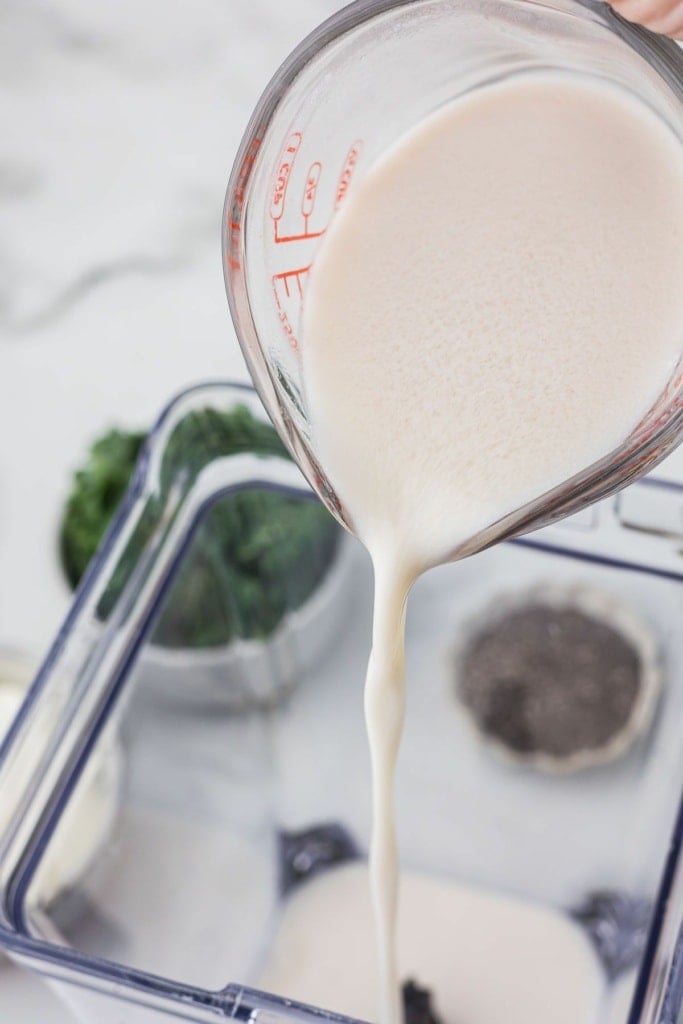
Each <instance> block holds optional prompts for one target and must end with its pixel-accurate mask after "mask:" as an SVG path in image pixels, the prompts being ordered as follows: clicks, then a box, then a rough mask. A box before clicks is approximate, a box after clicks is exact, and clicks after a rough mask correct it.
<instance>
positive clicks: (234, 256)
mask: <svg viewBox="0 0 683 1024" xmlns="http://www.w3.org/2000/svg"><path fill="white" fill-rule="evenodd" d="M260 145H261V137H260V136H259V135H257V136H255V137H254V139H252V142H251V145H250V146H249V148H248V150H247V152H246V153H245V155H244V157H243V158H242V163H241V164H240V167H239V172H238V175H237V184H236V186H235V193H234V198H233V201H232V204H231V208H230V209H229V210H228V221H227V225H226V227H227V232H226V234H227V241H228V245H227V255H226V262H227V265H228V268H229V269H230V270H239V269H240V267H241V263H240V246H241V242H240V232H241V230H242V211H243V208H244V193H245V189H246V183H247V181H248V180H249V175H250V174H251V169H252V167H253V166H254V162H255V160H256V156H257V154H258V150H259V147H260Z"/></svg>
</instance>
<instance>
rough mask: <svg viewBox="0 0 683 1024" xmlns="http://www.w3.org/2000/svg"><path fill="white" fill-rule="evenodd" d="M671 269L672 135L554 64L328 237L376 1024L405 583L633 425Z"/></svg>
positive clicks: (677, 248) (676, 157)
mask: <svg viewBox="0 0 683 1024" xmlns="http://www.w3.org/2000/svg"><path fill="white" fill-rule="evenodd" d="M682 282H683V155H682V148H681V145H680V143H679V141H678V140H677V139H676V137H675V136H674V134H673V133H672V132H671V131H670V130H669V129H668V128H667V127H666V126H665V125H664V124H663V122H661V121H660V120H659V119H658V118H657V117H656V115H655V114H653V113H652V112H650V110H649V109H648V108H646V107H645V106H644V105H643V104H641V103H640V102H639V101H637V100H636V99H633V98H631V97H630V96H629V95H628V94H626V93H622V92H620V91H618V90H617V89H615V88H612V87H610V86H607V85H603V84H600V83H599V82H598V81H593V80H588V79H582V78H579V77H572V76H569V75H562V74H559V73H557V74H555V73H552V72H548V73H542V74H541V73H538V74H535V75H533V76H529V75H527V76H524V77H521V76H520V77H518V78H516V79H509V80H507V81H506V82H504V83H501V84H498V85H495V86H491V87H487V88H485V89H481V90H479V91H476V92H474V93H472V94H470V95H468V96H466V97H464V98H462V99H460V100H458V101H456V102H454V103H452V104H450V105H449V106H447V107H445V108H443V109H442V110H440V111H439V112H437V113H435V114H434V115H433V116H431V117H430V118H429V119H427V120H425V121H424V122H423V123H422V124H420V125H419V126H417V127H416V128H415V129H414V130H412V131H411V132H410V133H409V134H407V135H406V136H404V137H403V138H402V139H401V140H400V141H399V142H398V143H397V144H396V145H394V146H393V148H392V149H391V150H390V151H389V152H388V153H387V154H386V155H385V156H384V157H383V158H382V159H381V160H379V161H378V162H377V163H376V164H375V165H374V166H373V167H372V168H370V170H369V171H368V173H367V174H366V175H365V176H364V177H363V178H362V179H361V180H360V181H359V182H358V183H357V184H355V186H354V187H353V188H352V190H351V192H350V194H349V196H348V197H347V199H346V201H345V204H344V206H343V207H342V209H341V210H340V212H339V213H338V215H337V216H336V218H335V219H334V221H333V222H332V224H331V226H330V228H329V230H328V233H327V235H326V237H325V239H324V241H323V243H322V245H321V248H320V250H319V252H318V254H317V255H316V259H315V263H314V266H313V269H312V273H311V278H310V282H309V287H308V291H307V294H306V300H305V307H304V331H303V338H304V345H303V350H304V355H303V361H304V378H305V387H306V395H307V400H308V404H309V408H310V413H311V425H312V436H313V441H314V446H315V449H316V452H317V454H318V456H319V459H320V462H321V464H322V465H323V466H324V467H325V471H326V473H327V475H328V477H329V479H330V481H331V482H332V484H333V486H334V488H335V490H336V492H337V494H338V495H339V497H340V498H341V500H342V502H343V503H344V505H345V507H346V509H347V510H348V512H349V514H350V516H351V519H352V522H353V526H354V529H355V530H356V532H357V533H358V535H359V536H360V538H361V539H362V540H363V541H364V543H365V544H366V546H367V547H368V549H369V551H370V554H371V556H372V560H373V563H374V568H375V586H376V590H375V612H374V627H373V646H372V654H371V658H370V664H369V668H368V675H367V681H366V697H365V706H366V720H367V727H368V734H369V740H370V749H371V760H372V785H373V811H374V831H373V837H372V843H371V856H370V873H371V885H372V891H373V901H374V909H375V919H376V929H377V936H378V944H379V962H380V972H381V978H380V1007H379V1020H380V1022H381V1024H397V1022H398V1021H400V1019H401V1016H402V1013H401V1008H400V1005H399V987H398V976H397V969H396V940H395V933H396V909H397V889H398V868H397V851H396V837H395V825H394V809H393V798H392V790H393V775H394V767H395V762H396V755H397V750H398V746H399V741H400V736H401V729H402V722H403V713H404V680H403V626H404V618H405V605H406V599H407V593H408V590H409V588H410V585H411V583H412V582H413V581H414V579H415V578H416V576H417V575H419V573H420V572H422V571H423V570H424V569H425V568H427V567H429V566H430V565H434V564H436V563H438V562H439V561H442V560H444V559H445V558H447V557H449V556H450V555H452V553H453V552H454V551H455V549H456V548H457V547H458V545H459V544H460V543H462V542H464V541H465V540H467V539H468V538H470V537H471V536H473V535H474V534H475V533H477V532H478V531H479V530H481V529H482V528H484V527H485V526H487V525H488V524H490V523H493V522H495V521H496V520H497V519H499V518H500V517H501V516H503V515H505V514H506V513H508V512H511V511H513V510H514V509H516V508H518V507H519V506H521V505H523V504H524V503H526V502H528V501H529V500H530V499H532V498H534V497H536V496H538V495H540V494H542V493H544V492H545V491H547V490H548V489H550V488H551V487H553V486H554V485H557V484H559V483H561V482H563V481H564V480H566V479H567V478H569V477H571V476H572V475H573V474H575V473H576V472H577V471H579V470H581V469H582V468H584V467H586V466H588V465H589V464H591V463H593V462H594V461H595V460H597V459H598V458H600V457H601V456H603V455H605V454H607V453H608V452H609V451H611V450H612V449H614V448H615V447H616V446H618V445H619V444H620V443H621V442H622V441H623V440H624V439H625V437H626V436H627V435H628V434H629V433H630V431H631V429H632V428H633V427H634V426H635V425H636V423H637V422H638V421H639V419H640V418H641V417H642V416H643V415H644V414H645V412H646V411H647V410H648V408H649V407H650V406H651V404H652V403H653V402H654V400H655V399H656V397H657V396H658V394H659V393H660V391H661V389H662V388H663V386H664V384H665V383H666V381H667V380H668V378H669V377H670V375H671V372H672V369H673V367H674V366H675V365H676V362H677V360H678V357H679V354H680V351H681V339H682V334H683V287H682ZM425 981H426V982H427V983H428V982H429V979H425ZM437 1003H438V993H437ZM465 1024H467V1022H465ZM529 1024H533V1022H529Z"/></svg>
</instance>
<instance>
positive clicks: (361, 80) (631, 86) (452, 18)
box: [223, 0, 683, 557]
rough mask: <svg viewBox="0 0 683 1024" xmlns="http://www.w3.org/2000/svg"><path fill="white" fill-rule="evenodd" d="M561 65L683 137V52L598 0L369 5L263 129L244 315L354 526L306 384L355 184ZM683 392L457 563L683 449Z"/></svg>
mask: <svg viewBox="0 0 683 1024" xmlns="http://www.w3.org/2000/svg"><path fill="white" fill-rule="evenodd" d="M549 68H552V69H560V70H565V71H569V72H573V73H575V74H581V75H584V76H592V77H594V78H600V79H603V80H605V81H607V82H610V83H613V84H615V85H617V86H619V87H621V88H622V89H626V90H628V91H630V92H631V93H632V94H635V96H636V97H637V98H639V99H640V100H641V101H644V102H646V103H647V104H648V105H649V106H650V107H651V108H652V109H653V110H654V111H656V113H657V114H658V115H659V116H660V117H661V118H662V119H663V120H664V121H665V122H666V123H667V124H668V126H669V127H670V128H671V130H672V131H673V132H675V133H676V134H677V135H678V136H679V138H681V141H682V142H683V54H682V53H681V51H680V50H679V49H678V47H677V46H676V45H675V44H674V43H673V42H671V41H670V40H666V39H663V38H660V37H657V36H654V35H652V34H650V33H648V32H646V31H645V30H643V29H640V28H638V27H635V26H633V25H630V24H629V23H627V22H625V21H624V20H622V19H621V18H620V17H619V16H618V15H616V14H615V13H614V12H613V11H612V10H611V9H610V8H609V7H607V6H606V5H605V4H603V3H596V2H593V0H581V2H579V0H548V2H546V3H538V2H534V0H412V2H409V0H358V2H356V3H353V4H351V5H350V6H349V7H346V8H344V9H343V10H342V11H340V12H339V13H338V14H336V15H335V16H333V17H332V18H330V19H329V20H328V21H327V22H325V23H324V24H323V25H321V26H320V27H319V28H318V29H317V30H316V31H315V32H314V33H313V34H312V35H310V36H309V37H308V38H307V39H306V40H305V41H304V42H303V43H302V44H301V45H300V46H299V47H298V48H297V49H296V50H295V51H294V53H293V54H292V55H291V56H290V57H289V58H288V59H287V61H286V62H285V63H284V65H283V66H282V67H281V68H280V70H279V71H278V73H277V74H276V75H275V77H274V78H273V80H272V81H271V83H270V85H269V86H268V88H267V89H266V91H265V93H264V95H263V97H262V98H261V101H260V103H259V104H258V107H257V108H256V111H255V113H254V115H253V117H252V120H251V122H250V124H249V127H248V128H247V131H246V134H245V136H244V139H243V142H242V145H241V148H240V151H239V154H238V157H237V160H236V163H235V166H234V169H233V173H232V177H231V180H230V183H229V186H228V192H227V198H226V204H225V213H224V223H223V256H224V271H225V280H226V287H227V292H228V299H229V303H230V309H231V313H232V317H233V320H234V323H235V328H236V331H237V336H238V339H239V342H240V345H241V347H242V350H243V352H244V355H245V358H246V361H247V364H248V366H249V369H250V372H251V375H252V377H253V379H254V382H255V384H256V387H257V390H258V392H259V394H260V396H261V399H262V401H263V402H264V404H265V406H266V408H267V410H268V412H269V414H270V416H271V418H272V420H273V422H274V423H275V425H276V427H277V428H278V430H279V432H280V434H281V435H282V437H283V439H284V440H285V442H286V443H287V445H288V446H289V448H290V450H291V451H292V453H293V455H294V456H295V458H296V459H297V461H298V463H299V465H300V466H301V468H302V470H303V472H304V474H305V476H306V477H307V479H308V481H309V483H310V484H311V486H313V487H314V489H315V490H316V491H317V492H318V494H319V495H320V496H321V498H322V499H323V501H325V503H326V504H327V506H328V508H329V509H330V510H331V511H332V512H333V514H335V515H336V516H337V518H338V519H339V520H340V521H341V522H342V523H343V524H344V525H345V526H346V527H347V528H349V529H351V530H352V531H353V522H352V521H351V519H350V515H349V513H348V510H347V509H346V508H345V507H344V505H343V503H342V502H341V500H340V499H339V497H338V495H337V494H336V493H335V491H334V487H333V486H332V484H331V482H330V480H329V479H328V478H327V476H326V474H325V467H324V466H323V465H321V464H320V462H319V461H318V458H317V454H316V450H315V440H314V438H313V437H312V436H311V430H310V422H309V416H308V408H307V400H306V394H305V390H304V388H303V382H302V364H301V347H302V345H305V344H306V341H305V338H302V335H301V327H302V311H303V303H304V301H305V295H306V287H307V280H308V275H309V272H310V270H311V267H312V265H313V262H314V260H315V257H316V252H317V249H318V245H319V243H320V241H321V239H322V238H323V236H324V234H325V231H326V229H327V227H328V225H329V224H330V222H331V220H332V218H333V217H334V216H335V213H336V211H337V210H338V209H339V208H340V206H341V205H342V204H343V203H344V200H345V197H346V195H347V192H348V190H349V188H351V187H352V185H353V183H354V181H355V180H356V179H357V178H358V177H360V176H362V175H363V174H365V173H366V172H367V170H368V168H369V167H370V166H371V165H372V164H374V163H375V161H376V160H377V159H378V158H379V157H380V156H381V155H382V154H383V153H384V152H385V151H386V150H387V148H388V147H390V146H391V145H392V144H393V143H394V142H395V141H396V139H398V138H399V137H400V136H401V135H403V134H404V133H405V132H407V131H408V130H409V129H410V128H411V127H412V126H413V125H415V124H416V123H417V122H419V121H420V120H422V119H423V118H425V117H426V116H428V115H429V114H431V113H433V112H434V111H435V110H437V109H438V108H439V107H441V106H443V105H444V104H446V103H449V102H450V101H452V100H454V99H455V98H457V97H458V96H461V95H463V94H464V93H466V92H469V91H471V90H473V89H477V88H480V87H482V86H485V85H487V84H491V83H492V82H495V81H500V80H502V79H505V78H507V77H509V76H513V75H520V74H524V73H526V72H533V71H537V70H542V69H546V70H547V69H549ZM681 336H682V341H683V330H682V335H681ZM682 385H683V372H682V363H681V360H679V362H678V365H677V367H676V369H675V371H674V373H673V375H672V377H671V379H670V381H669V382H668V385H667V387H666V388H665V390H664V391H663V393H662V394H661V395H660V397H659V399H658V401H657V402H656V403H655V404H654V406H653V407H652V408H651V409H650V410H649V412H648V414H647V415H646V416H645V417H644V419H643V420H642V421H641V422H640V423H639V424H638V425H637V427H636V428H635V429H634V430H633V431H632V433H631V435H630V436H629V437H628V438H626V440H625V441H624V442H623V444H622V445H621V446H620V447H619V448H617V449H615V450H614V451H611V452H607V453H605V456H604V457H603V458H601V459H600V460H599V461H598V462H596V463H594V464H593V465H590V466H587V467H586V468H585V469H584V470H583V471H582V472H580V473H578V474H577V475H575V476H573V477H572V478H571V479H569V480H567V481H566V482H565V483H563V484H562V485H560V486H557V487H555V488H553V489H552V490H550V491H548V492H547V493H545V494H541V495H539V496H538V497H537V498H536V499H535V500H533V501H531V502H529V503H528V504H526V505H524V506H523V507H522V508H519V509H517V510H516V511H514V512H512V513H510V514H508V515H506V516H504V517H503V518H501V519H499V520H498V521H497V522H493V523H490V524H489V525H488V526H487V527H486V528H485V529H484V530H482V531H480V532H479V533H478V534H476V535H475V536H474V537H472V538H471V539H470V540H469V541H468V542H466V543H465V544H464V545H462V546H461V547H459V548H458V550H457V551H454V552H452V555H453V556H454V557H462V556H464V555H468V554H471V553H473V552H475V551H477V550H481V549H482V548H485V547H487V546H489V545H490V544H492V543H494V542H496V541H499V540H502V539H504V538H506V537H510V536H514V535H517V534H520V533H524V532H527V531H529V530H532V529H536V528H538V527H540V526H543V525H545V524H548V523H550V522H552V521H554V520H556V519H559V518H561V517H563V516H565V515H568V514H570V513H573V512H577V511H579V510H580V509H582V508H583V507H585V506H586V505H588V504H590V503H592V502H593V501H595V500H597V499H598V498H601V497H604V496H606V495H607V494H609V493H611V492H613V491H615V490H617V489H619V488H621V487H623V486H624V485H625V484H627V483H628V482H629V481H631V480H633V479H634V478H635V477H637V476H639V475H640V474H642V473H644V472H646V471H647V470H649V469H650V468H651V467H652V466H653V465H655V464H656V463H657V462H658V461H659V460H660V459H662V458H663V457H664V456H665V455H667V454H668V453H669V452H670V451H671V450H672V449H673V448H674V447H675V446H676V444H677V442H678V441H679V439H680V436H681V431H682V430H683V390H682Z"/></svg>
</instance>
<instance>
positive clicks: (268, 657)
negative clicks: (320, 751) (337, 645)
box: [136, 533, 356, 712]
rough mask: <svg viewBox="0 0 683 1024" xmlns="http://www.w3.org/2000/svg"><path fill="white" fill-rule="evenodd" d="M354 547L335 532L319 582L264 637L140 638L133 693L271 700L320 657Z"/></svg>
mask: <svg viewBox="0 0 683 1024" xmlns="http://www.w3.org/2000/svg"><path fill="white" fill-rule="evenodd" d="M355 548H356V542H355V541H353V540H352V538H351V537H349V536H348V535H347V534H346V533H342V534H341V536H340V538H339V542H338V545H337V549H336V551H335V554H334V557H333V559H332V562H331V563H330V566H329V568H328V570H327V572H326V574H325V576H324V577H323V579H322V581H321V583H320V584H319V586H318V587H317V588H316V589H315V591H314V592H313V593H312V594H311V596H310V597H309V598H308V599H307V600H306V601H305V602H304V604H302V605H301V607H299V608H297V609H296V610H295V611H291V612H289V613H288V614H287V615H285V616H284V618H283V620H282V622H281V623H280V625H279V626H278V627H277V629H276V630H275V632H274V633H273V634H272V636H270V637H268V638H267V639H266V640H234V641H232V642H231V643H229V644H226V645H223V646H217V647H205V648H171V647H162V646H160V645H158V644H146V645H145V646H144V647H143V649H142V651H141V653H140V658H139V661H138V665H137V667H136V672H137V673H139V677H138V690H139V693H140V695H141V696H143V697H149V698H151V699H153V700H154V701H155V702H158V701H164V700H166V701H171V702H173V703H174V704H175V705H191V706H193V707H196V708H200V707H201V708H206V707H215V708H216V709H222V710H224V711H231V712H239V711H244V710H247V709H249V708H254V707H262V708H266V707H269V706H272V705H273V704H276V703H277V702H278V701H279V700H281V699H283V698H284V697H285V696H286V695H287V694H288V693H290V692H291V691H292V690H293V689H294V688H295V686H296V685H297V683H298V682H299V681H300V680H301V679H302V677H303V676H305V675H306V674H307V673H308V672H310V671H311V669H313V668H314V667H315V666H316V665H317V664H318V663H319V662H320V661H321V659H322V658H323V656H324V654H325V652H326V651H327V649H328V648H329V647H330V645H331V644H332V642H333V640H334V638H335V636H336V634H337V633H338V631H339V624H340V622H341V621H342V617H343V615H344V613H345V611H346V608H347V606H348V603H349V600H350V595H351V593H352V586H351V583H352V579H353V575H354V573H353V566H354V561H355V557H354V555H355Z"/></svg>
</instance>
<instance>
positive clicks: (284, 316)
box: [273, 263, 311, 352]
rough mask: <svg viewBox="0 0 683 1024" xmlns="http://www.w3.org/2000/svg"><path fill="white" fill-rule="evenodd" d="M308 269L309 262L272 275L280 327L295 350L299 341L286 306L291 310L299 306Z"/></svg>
mask: <svg viewBox="0 0 683 1024" xmlns="http://www.w3.org/2000/svg"><path fill="white" fill-rule="evenodd" d="M310 269H311V264H310V263H309V264H308V265H307V266H305V267H296V268H295V269H294V270H284V271H283V272H282V273H281V274H274V275H273V294H274V296H275V302H276V305H277V310H278V317H279V319H280V323H281V324H282V329H283V331H284V332H285V334H286V335H287V340H288V341H289V344H290V346H291V348H292V349H293V350H294V351H295V352H296V351H297V349H298V348H299V341H298V339H297V336H296V332H295V330H294V327H293V326H292V321H291V319H290V316H289V312H288V310H287V306H291V307H292V309H293V310H298V309H299V308H300V305H301V300H302V299H303V297H304V282H305V280H306V278H307V277H308V273H309V271H310Z"/></svg>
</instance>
